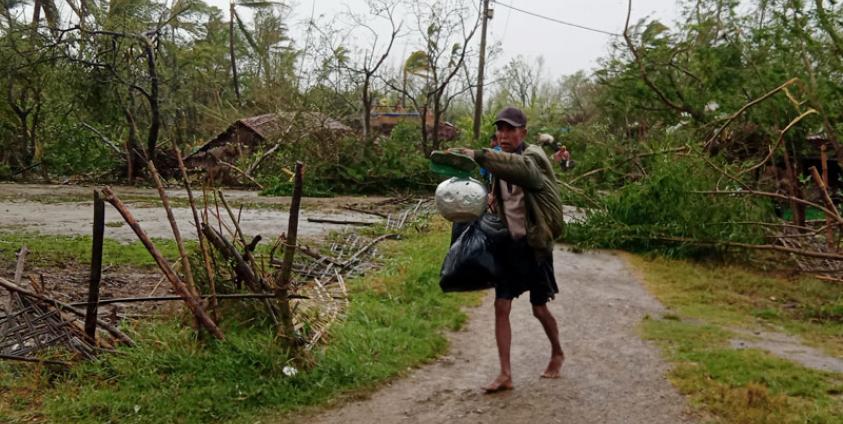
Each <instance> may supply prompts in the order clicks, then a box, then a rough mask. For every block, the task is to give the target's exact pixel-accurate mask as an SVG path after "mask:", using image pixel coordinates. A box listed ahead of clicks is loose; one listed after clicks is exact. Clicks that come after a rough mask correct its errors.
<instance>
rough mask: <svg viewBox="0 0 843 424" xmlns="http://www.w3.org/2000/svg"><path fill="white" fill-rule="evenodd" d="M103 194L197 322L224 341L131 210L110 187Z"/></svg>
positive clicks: (220, 332) (219, 331)
mask: <svg viewBox="0 0 843 424" xmlns="http://www.w3.org/2000/svg"><path fill="white" fill-rule="evenodd" d="M102 193H103V194H104V195H105V201H107V202H108V203H111V205H112V206H114V208H115V209H117V211H118V212H120V215H122V216H123V219H124V220H125V221H126V223H127V224H129V227H131V228H132V230H133V231H134V232H135V234H136V235H137V236H138V238H139V239H140V241H141V242H142V243H143V245H144V246H145V247H146V250H148V251H149V253H150V254H151V255H152V257H153V259H155V262H156V263H157V264H158V267H159V268H160V269H161V272H162V273H164V276H165V277H167V279H168V280H170V283H171V284H172V285H173V288H174V289H175V290H176V293H178V294H179V295H180V296H182V297H183V298H184V302H185V304H186V305H187V307H188V309H190V311H191V312H193V315H194V316H196V318H197V320H198V321H199V322H200V323H201V324H202V325H203V326H204V327H205V328H207V329H208V331H209V332H210V333H211V334H212V335H213V336H214V337H216V338H217V339H220V340H223V339H224V338H225V336H223V334H222V331H221V330H220V329H219V327H217V325H216V324H215V323H214V321H213V320H211V318H210V317H209V316H208V314H206V313H205V310H204V309H203V308H202V305H201V304H199V301H198V299H197V298H195V297H193V295H191V293H190V290H189V289H188V288H187V286H185V285H184V283H183V282H182V281H181V280H180V279H179V277H178V275H176V273H175V272H174V271H173V269H172V268H171V267H170V264H169V263H168V262H167V260H166V259H164V257H163V256H162V255H161V253H160V252H159V251H158V248H156V247H155V244H153V243H152V240H150V239H149V236H147V235H146V233H145V232H144V231H143V229H141V227H140V224H138V222H137V220H135V217H134V216H133V215H132V213H131V212H129V209H128V208H126V205H124V204H123V202H122V201H121V200H120V199H119V198H118V197H117V196H116V195H115V194H114V192H113V191H111V188H110V187H105V188H103V189H102Z"/></svg>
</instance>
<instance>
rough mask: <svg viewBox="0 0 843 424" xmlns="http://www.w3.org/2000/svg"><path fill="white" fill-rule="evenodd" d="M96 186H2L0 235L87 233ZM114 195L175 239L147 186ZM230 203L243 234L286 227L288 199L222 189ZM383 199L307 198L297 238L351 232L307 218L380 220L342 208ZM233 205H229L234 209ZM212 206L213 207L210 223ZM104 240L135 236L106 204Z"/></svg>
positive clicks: (189, 222)
mask: <svg viewBox="0 0 843 424" xmlns="http://www.w3.org/2000/svg"><path fill="white" fill-rule="evenodd" d="M94 189H95V187H82V186H50V185H33V184H27V185H21V184H0V231H4V230H5V231H18V232H37V233H40V234H56V235H90V234H91V225H92V223H93V201H92V200H90V199H91V197H92V192H93V190H94ZM113 189H114V192H115V193H116V194H117V195H118V196H119V197H121V199H124V201H125V203H126V204H127V206H128V207H129V210H130V211H131V212H132V214H133V215H134V216H135V218H136V219H137V220H138V222H139V223H140V225H141V228H143V230H144V231H145V232H146V233H147V234H148V235H149V236H150V237H153V238H170V239H171V238H173V233H172V230H171V228H170V223H169V221H167V216H166V214H165V212H164V209H163V208H161V207H159V206H158V205H159V203H158V201H157V199H158V197H157V196H158V194H157V192H156V191H155V190H153V189H150V188H138V187H114V188H113ZM168 196H169V197H170V198H171V199H173V203H174V205H175V206H174V207H173V215H174V216H175V218H176V221H177V223H178V226H179V229H180V232H181V233H182V236H183V237H184V238H190V239H195V238H196V231H195V230H194V226H193V215H192V212H191V210H190V208H189V207H187V204H186V199H187V193H186V192H185V191H184V190H180V189H174V190H168ZM225 196H226V199H227V200H228V201H229V203H230V204H232V205H237V206H239V205H244V207H243V209H242V211H240V210H239V208H238V210H235V211H234V212H235V213H236V214H239V215H240V222H241V225H242V229H243V232H244V233H245V234H247V235H249V236H252V235H255V234H261V235H262V236H263V237H264V239H271V238H274V237H275V236H277V235H278V234H280V233H282V232H285V231H286V229H287V220H288V216H289V215H288V213H287V210H288V208H289V203H290V198H289V197H265V196H258V195H257V192H254V191H241V190H225ZM384 199H385V198H383V197H342V196H341V197H334V198H305V199H303V201H302V211H301V215H300V218H299V235H300V236H301V237H303V238H306V239H314V238H319V237H320V236H322V235H325V234H327V233H328V232H330V231H335V230H342V229H346V228H349V225H342V224H333V223H318V222H310V221H309V219H323V220H324V219H328V220H332V221H352V222H363V223H375V222H380V221H381V220H382V219H381V218H380V217H378V216H375V215H371V214H365V213H359V212H353V211H350V210H346V209H342V206H345V205H348V204H355V205H357V206H359V207H361V208H365V207H366V206H367V205H372V204H374V203H376V202H379V201H383V200H384ZM237 206H233V207H237ZM215 212H216V208H215V207H212V208H211V213H210V214H211V219H210V221H211V223H213V224H216V220H215V219H214V218H213V216H214V214H215ZM220 214H222V215H223V221H224V222H226V223H230V222H231V221H230V219H229V218H228V215H227V212H226V211H225V209H224V208H223V207H222V206H220ZM105 222H106V231H105V237H107V238H111V239H114V240H119V241H124V242H129V241H133V240H136V239H137V237H136V236H135V234H134V233H133V232H132V230H131V229H130V228H129V227H128V226H127V225H125V224H124V221H123V218H122V217H121V216H120V214H119V213H118V212H117V210H116V209H114V208H113V207H112V206H111V205H110V204H106V212H105Z"/></svg>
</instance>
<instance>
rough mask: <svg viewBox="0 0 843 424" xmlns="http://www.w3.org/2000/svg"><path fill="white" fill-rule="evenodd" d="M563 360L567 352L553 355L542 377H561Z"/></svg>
mask: <svg viewBox="0 0 843 424" xmlns="http://www.w3.org/2000/svg"><path fill="white" fill-rule="evenodd" d="M563 362H565V352H560V353H559V354H558V355H553V356H551V357H550V363H548V364H547V369H545V370H544V373H542V378H559V376H560V370H561V369H562V363H563Z"/></svg>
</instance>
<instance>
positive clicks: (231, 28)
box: [228, 1, 241, 106]
mask: <svg viewBox="0 0 843 424" xmlns="http://www.w3.org/2000/svg"><path fill="white" fill-rule="evenodd" d="M229 17H230V19H229V20H228V54H229V56H230V57H231V82H232V84H234V95H235V96H236V97H237V106H240V105H241V103H240V83H239V82H238V81H237V59H236V58H235V55H234V2H233V1H232V2H231V3H230V4H229Z"/></svg>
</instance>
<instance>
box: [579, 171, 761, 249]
mask: <svg viewBox="0 0 843 424" xmlns="http://www.w3.org/2000/svg"><path fill="white" fill-rule="evenodd" d="M644 167H645V168H646V170H647V171H646V172H647V175H646V176H645V177H643V178H641V179H639V180H638V181H636V182H633V183H629V184H627V185H625V186H624V187H622V188H620V189H619V190H617V191H615V192H611V193H609V194H608V195H606V196H605V197H604V198H603V206H604V208H603V209H597V210H594V212H592V213H591V214H590V215H589V217H588V220H587V221H586V223H584V224H576V225H570V226H569V230H568V238H569V240H571V241H574V242H576V243H578V244H581V245H585V246H591V247H607V248H624V249H631V250H649V249H659V250H667V251H668V253H674V254H680V255H698V254H706V253H710V252H712V249H711V248H709V247H706V248H699V247H688V246H686V245H680V247H678V248H677V247H675V246H676V245H677V241H679V240H680V239H692V240H697V241H704V242H716V241H729V242H743V243H757V242H758V241H760V240H761V238H762V234H761V232H760V229H759V228H758V227H757V226H750V225H744V224H741V222H749V221H753V222H760V221H765V220H766V219H769V218H770V217H771V216H772V214H773V208H772V203H771V202H767V201H763V200H758V199H755V198H750V197H748V196H722V195H707V194H699V193H694V192H695V191H705V190H711V189H712V188H713V187H715V186H716V185H717V180H718V177H720V175H719V174H717V173H716V171H713V170H711V169H710V168H707V167H706V166H705V164H704V163H703V161H702V159H701V158H699V157H695V156H680V157H676V156H667V155H656V156H653V157H650V158H648V159H647V160H646V163H645V164H644Z"/></svg>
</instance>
